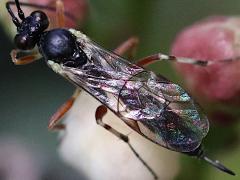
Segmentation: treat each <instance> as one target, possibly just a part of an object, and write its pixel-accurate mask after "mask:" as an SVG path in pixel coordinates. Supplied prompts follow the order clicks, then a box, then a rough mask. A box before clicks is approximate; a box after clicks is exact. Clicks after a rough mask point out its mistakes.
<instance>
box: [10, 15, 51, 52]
mask: <svg viewBox="0 0 240 180" xmlns="http://www.w3.org/2000/svg"><path fill="white" fill-rule="evenodd" d="M48 25H49V21H48V17H47V15H46V14H45V13H44V12H42V11H34V12H32V13H31V14H30V16H28V17H26V18H25V19H24V20H23V21H22V23H21V25H20V26H19V27H18V28H17V32H18V33H17V35H16V36H15V39H14V42H15V44H16V46H17V48H18V49H21V50H30V49H33V48H34V46H35V45H36V43H37V42H38V40H39V38H40V36H41V34H42V33H43V31H44V30H46V29H47V28H48Z"/></svg>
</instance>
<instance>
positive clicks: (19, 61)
mask: <svg viewBox="0 0 240 180" xmlns="http://www.w3.org/2000/svg"><path fill="white" fill-rule="evenodd" d="M20 52H21V51H19V50H16V49H13V50H12V51H11V53H10V55H11V58H12V62H13V63H14V64H15V65H25V64H29V63H32V62H34V61H36V60H38V59H40V58H41V55H40V54H39V53H38V52H31V53H30V54H29V55H26V56H22V57H17V55H18V53H20Z"/></svg>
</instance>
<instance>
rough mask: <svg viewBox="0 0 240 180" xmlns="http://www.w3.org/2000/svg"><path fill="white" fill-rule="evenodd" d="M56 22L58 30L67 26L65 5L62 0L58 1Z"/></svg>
mask: <svg viewBox="0 0 240 180" xmlns="http://www.w3.org/2000/svg"><path fill="white" fill-rule="evenodd" d="M56 22H57V27H58V28H61V27H64V26H65V14H64V4H63V2H62V0H57V1H56Z"/></svg>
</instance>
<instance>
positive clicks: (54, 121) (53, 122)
mask: <svg viewBox="0 0 240 180" xmlns="http://www.w3.org/2000/svg"><path fill="white" fill-rule="evenodd" d="M80 91H81V90H80V89H76V90H75V92H74V94H73V95H72V96H71V97H70V98H69V99H68V100H67V101H66V102H65V103H64V104H62V105H61V106H60V107H59V108H58V110H57V111H56V112H55V113H54V114H53V115H52V117H51V118H50V120H49V124H48V129H49V130H62V129H65V125H63V124H58V123H59V121H60V120H61V119H62V117H63V116H64V115H65V114H66V113H67V112H68V110H69V109H70V108H71V107H72V105H73V103H74V101H75V99H76V98H77V97H78V95H79V94H80Z"/></svg>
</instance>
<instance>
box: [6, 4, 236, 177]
mask: <svg viewBox="0 0 240 180" xmlns="http://www.w3.org/2000/svg"><path fill="white" fill-rule="evenodd" d="M15 3H16V6H17V8H18V11H19V17H20V19H21V20H22V22H20V21H19V20H18V19H17V18H16V17H15V16H14V15H13V13H12V11H11V9H10V7H9V3H7V9H8V11H9V13H10V15H11V16H12V19H13V22H14V24H15V25H16V26H17V31H18V33H17V35H16V37H15V44H16V46H17V48H18V49H20V50H31V49H33V47H35V46H37V47H38V49H39V52H40V54H41V55H42V56H43V58H44V59H45V60H46V63H47V64H48V66H49V67H51V68H52V69H53V70H54V71H55V72H56V73H58V74H60V75H61V76H63V77H65V78H66V79H68V80H69V81H70V82H72V83H73V84H75V85H76V86H77V87H79V88H81V89H84V90H85V91H87V92H88V93H89V94H90V95H92V96H93V97H94V98H96V99H97V100H98V101H100V102H101V103H102V104H103V105H104V106H100V107H99V108H98V109H97V111H96V119H97V122H98V124H100V125H102V126H103V127H104V128H106V129H107V130H110V131H111V132H112V133H113V134H115V135H117V136H118V137H120V138H121V139H122V140H124V141H125V142H127V143H128V144H129V140H128V137H127V136H124V135H122V134H121V133H119V132H118V131H116V130H114V129H112V128H111V127H110V126H109V125H107V124H104V123H103V122H102V121H101V120H102V119H101V118H102V116H103V115H104V114H105V112H106V109H105V108H104V107H107V108H108V109H110V110H111V111H112V112H113V113H115V114H116V115H117V116H118V117H119V118H120V119H121V120H123V121H124V122H125V123H126V124H127V125H128V126H130V127H131V128H132V129H133V130H135V131H136V132H138V133H139V134H141V135H143V136H145V137H146V138H148V139H149V140H151V141H153V142H154V143H157V144H159V145H161V146H163V147H165V148H168V149H170V150H173V151H177V152H182V153H186V154H188V155H193V156H197V157H199V158H201V159H204V160H206V161H207V162H209V163H210V164H212V165H214V166H215V167H217V168H218V169H220V170H222V171H225V172H227V173H229V174H232V175H234V173H233V172H232V171H231V170H229V169H227V168H226V167H224V166H223V165H222V164H220V163H219V162H218V161H212V160H210V159H208V158H207V157H206V156H205V154H204V153H203V151H202V149H201V146H200V145H201V141H202V139H203V138H204V137H205V136H206V135H207V133H208V129H209V123H208V119H207V117H206V116H205V115H204V114H203V112H202V110H201V109H200V107H199V106H198V104H197V103H195V102H194V100H193V99H192V98H191V97H190V96H189V95H188V93H187V92H186V91H185V90H184V89H182V88H181V87H180V86H179V85H177V84H174V83H172V82H170V81H169V80H166V78H164V77H162V76H159V75H158V76H156V75H155V74H154V73H153V72H151V71H147V70H145V69H144V68H142V67H140V66H138V65H135V64H132V63H130V62H128V61H126V60H125V59H123V58H121V57H120V56H118V55H116V54H114V53H112V52H109V51H107V50H104V49H103V48H102V47H100V46H99V45H97V44H96V43H94V42H93V41H91V40H90V39H89V38H88V37H87V36H86V35H84V34H83V33H81V32H80V31H76V30H74V29H69V30H67V29H63V28H56V29H52V30H49V31H46V29H47V27H48V24H49V23H48V18H47V16H46V15H45V13H43V12H42V11H35V12H33V13H31V15H30V16H28V17H26V18H25V17H24V14H23V13H22V11H21V8H20V4H19V2H18V1H17V0H16V1H15ZM15 56H16V54H15V55H13V56H12V57H13V60H14V62H15V63H16V64H18V63H21V60H23V62H24V60H25V61H26V58H22V59H17V58H16V57H15ZM34 58H35V56H32V58H31V60H29V58H28V60H27V61H29V62H30V61H33V60H34ZM154 60H175V61H179V62H185V63H192V64H199V65H206V63H202V61H197V60H191V59H184V58H182V59H177V58H175V57H171V56H166V55H161V54H158V55H157V56H156V55H155V56H150V57H147V58H145V59H144V60H142V61H141V62H140V63H139V64H143V63H144V64H147V63H149V62H151V61H154ZM129 146H130V147H131V149H132V150H133V152H134V153H135V154H136V155H137V153H136V151H135V150H134V149H133V148H132V146H131V145H130V144H129ZM139 159H140V160H141V161H142V162H143V163H145V162H144V161H143V160H142V159H141V158H139ZM145 165H146V167H147V168H148V169H149V170H150V171H151V169H150V168H149V167H148V166H147V164H146V163H145ZM152 173H153V175H154V172H152Z"/></svg>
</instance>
